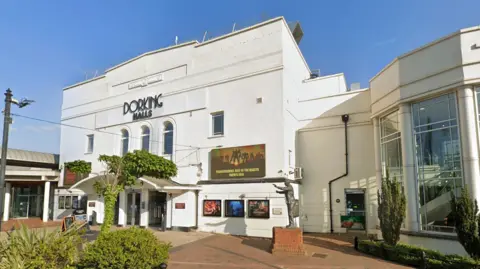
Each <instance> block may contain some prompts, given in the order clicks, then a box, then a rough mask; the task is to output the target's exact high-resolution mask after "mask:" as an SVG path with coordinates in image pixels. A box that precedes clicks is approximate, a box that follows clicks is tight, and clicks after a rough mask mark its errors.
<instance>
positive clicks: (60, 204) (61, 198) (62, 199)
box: [58, 196, 65, 209]
mask: <svg viewBox="0 0 480 269" xmlns="http://www.w3.org/2000/svg"><path fill="white" fill-rule="evenodd" d="M58 209H65V196H58Z"/></svg>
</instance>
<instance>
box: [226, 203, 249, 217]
mask: <svg viewBox="0 0 480 269" xmlns="http://www.w3.org/2000/svg"><path fill="white" fill-rule="evenodd" d="M225 217H232V218H243V217H245V202H244V201H243V200H225Z"/></svg>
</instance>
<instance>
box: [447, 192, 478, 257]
mask: <svg viewBox="0 0 480 269" xmlns="http://www.w3.org/2000/svg"><path fill="white" fill-rule="evenodd" d="M450 204H451V207H452V216H453V219H454V220H455V230H456V231H457V236H458V241H460V244H462V246H463V248H465V251H466V252H467V253H468V254H469V255H470V256H471V257H472V258H474V259H480V230H479V226H480V217H479V216H478V204H477V201H476V200H475V201H473V199H472V198H471V197H470V194H469V192H468V189H467V188H463V189H462V195H461V196H460V197H458V198H456V197H455V195H454V194H453V193H452V200H451V202H450Z"/></svg>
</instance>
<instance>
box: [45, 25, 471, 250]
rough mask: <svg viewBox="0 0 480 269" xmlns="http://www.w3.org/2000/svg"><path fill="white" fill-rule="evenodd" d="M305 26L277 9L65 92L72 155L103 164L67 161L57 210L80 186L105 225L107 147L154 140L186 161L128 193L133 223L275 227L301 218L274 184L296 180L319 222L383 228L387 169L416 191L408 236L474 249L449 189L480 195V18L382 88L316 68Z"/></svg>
mask: <svg viewBox="0 0 480 269" xmlns="http://www.w3.org/2000/svg"><path fill="white" fill-rule="evenodd" d="M303 36H304V32H303V30H302V28H301V26H300V24H299V23H297V22H295V23H287V22H286V21H285V19H284V18H283V17H279V18H275V19H272V20H268V21H264V22H262V23H259V24H256V25H253V26H250V27H247V28H243V29H239V30H236V31H233V32H231V33H229V34H226V35H223V36H220V37H216V38H213V39H209V40H205V41H203V42H198V41H191V42H186V43H181V44H177V45H172V46H170V47H167V48H163V49H159V50H156V51H151V52H147V53H144V54H142V55H140V56H138V57H135V58H133V59H130V60H127V61H125V62H123V63H120V64H118V65H116V66H114V67H112V68H110V69H108V70H106V71H105V73H104V74H103V75H101V76H98V77H95V78H93V79H90V80H88V81H84V82H80V83H78V84H75V85H72V86H69V87H66V88H65V89H64V90H63V105H62V123H63V126H62V129H61V147H60V164H63V163H65V162H70V161H74V160H79V159H80V160H85V161H88V162H91V163H92V173H91V174H89V175H83V176H80V175H74V174H73V175H72V174H71V173H69V172H68V171H62V173H61V179H60V183H59V185H60V186H61V187H62V188H61V189H59V191H58V192H56V193H55V212H54V215H55V218H59V217H61V216H62V214H65V212H66V210H67V201H68V205H69V207H70V210H71V207H72V206H71V205H72V204H73V199H74V198H73V197H77V198H75V199H76V201H80V202H78V203H80V204H83V205H86V208H87V214H88V215H89V218H90V219H91V220H92V218H94V219H95V220H96V221H97V222H99V223H102V222H103V197H101V196H99V195H97V194H96V193H95V191H94V188H93V183H94V182H95V181H96V180H98V179H99V176H101V175H103V173H104V172H105V171H104V170H105V167H103V166H102V164H101V163H99V162H98V161H97V159H98V156H99V155H100V154H109V155H113V154H115V155H120V156H121V155H123V154H125V153H127V152H129V151H133V150H140V149H141V150H147V151H149V152H151V153H153V154H157V155H159V156H163V157H164V158H167V159H170V160H172V161H173V162H174V163H175V164H176V165H177V167H178V175H177V176H176V177H174V178H172V179H171V180H167V179H161V178H148V177H143V178H139V179H138V180H137V183H136V184H135V185H134V186H130V187H128V188H127V189H126V190H125V191H123V192H122V193H120V195H119V199H118V202H117V205H116V210H115V212H116V215H115V223H116V224H117V225H120V226H127V225H138V226H141V227H153V226H161V225H162V224H165V225H166V227H167V228H169V229H185V230H189V229H196V230H199V231H209V232H217V233H228V234H238V235H248V236H262V237H271V236H272V227H273V226H284V225H286V224H287V222H288V217H287V208H286V205H285V197H284V196H283V195H282V194H278V193H276V191H277V189H276V188H275V187H274V186H273V184H277V185H278V186H284V185H283V182H284V181H285V179H288V180H290V182H291V184H292V185H293V187H294V190H295V196H296V198H297V201H296V202H297V207H296V208H298V210H295V211H298V212H295V213H296V214H295V215H296V218H295V220H296V222H297V224H298V225H299V227H301V228H302V229H303V230H304V231H305V232H323V233H330V232H335V233H337V232H338V233H345V232H353V231H354V230H359V231H361V232H364V233H369V234H377V233H379V230H378V224H379V222H378V218H377V190H378V186H379V184H380V182H381V180H382V177H384V176H386V174H387V172H388V173H389V175H390V176H392V177H396V178H397V179H398V180H401V182H402V184H403V186H404V189H405V193H406V195H407V201H408V209H407V217H406V219H405V222H404V227H403V228H402V240H403V241H408V242H409V243H412V244H420V245H422V244H423V245H425V246H427V247H430V248H433V249H438V250H441V251H444V252H457V253H461V252H462V251H463V249H461V247H460V245H459V244H458V242H457V241H456V239H455V233H454V231H453V228H452V222H451V219H450V220H448V218H449V207H448V197H449V193H450V191H457V192H458V190H459V188H460V187H462V186H464V185H470V186H471V189H472V191H473V193H474V195H476V196H475V197H477V199H478V198H480V194H479V193H480V187H479V186H480V185H479V184H478V180H480V171H479V163H478V162H479V159H478V149H479V148H478V139H479V138H478V137H479V136H478V117H477V116H478V114H479V113H478V106H477V96H476V94H477V91H479V90H478V83H479V79H480V77H479V76H480V65H479V61H480V49H478V47H480V30H479V28H478V27H477V28H469V29H466V30H461V31H459V32H456V33H454V34H452V35H449V36H447V37H445V38H442V39H440V40H437V41H435V42H433V43H430V44H427V45H425V46H423V47H421V48H419V49H417V50H414V51H412V52H410V53H407V54H405V55H402V56H400V57H398V58H396V59H395V60H394V61H393V62H392V63H390V64H389V65H388V66H386V67H385V68H384V69H383V70H382V71H381V72H380V73H379V74H377V75H376V76H375V77H374V78H372V79H371V81H370V89H361V88H360V87H359V85H358V84H352V85H351V86H347V84H346V80H345V77H344V75H343V74H332V75H322V74H319V73H318V72H314V71H312V70H310V68H309V67H308V65H307V62H306V61H305V59H304V57H303V55H302V53H301V51H300V49H299V47H298V44H299V43H300V41H301V40H302V37H303ZM305 42H307V41H305ZM78 127H80V128H78ZM70 196H71V197H70ZM162 216H165V217H162Z"/></svg>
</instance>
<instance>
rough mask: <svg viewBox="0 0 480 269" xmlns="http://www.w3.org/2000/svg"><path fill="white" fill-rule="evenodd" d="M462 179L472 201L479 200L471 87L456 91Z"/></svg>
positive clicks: (479, 178) (479, 190) (474, 115)
mask: <svg viewBox="0 0 480 269" xmlns="http://www.w3.org/2000/svg"><path fill="white" fill-rule="evenodd" d="M457 96H458V111H459V119H460V122H459V125H460V138H461V141H462V142H461V145H462V160H463V173H464V175H463V178H464V182H465V185H466V186H468V189H469V190H470V193H471V195H472V197H473V198H474V199H477V200H480V199H479V198H480V183H479V180H480V167H479V163H478V161H479V160H478V140H477V120H476V119H477V116H476V112H475V98H474V91H473V87H472V86H464V87H462V88H460V89H458V91H457Z"/></svg>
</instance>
